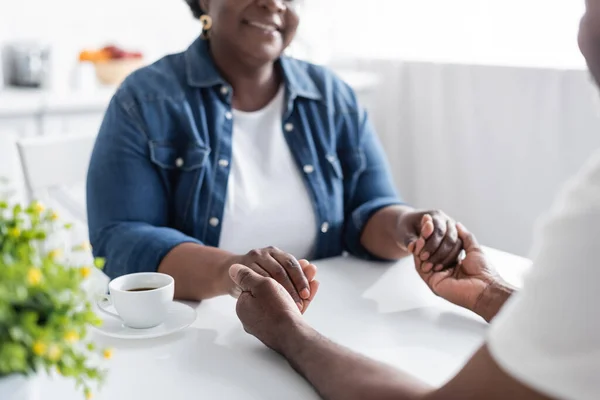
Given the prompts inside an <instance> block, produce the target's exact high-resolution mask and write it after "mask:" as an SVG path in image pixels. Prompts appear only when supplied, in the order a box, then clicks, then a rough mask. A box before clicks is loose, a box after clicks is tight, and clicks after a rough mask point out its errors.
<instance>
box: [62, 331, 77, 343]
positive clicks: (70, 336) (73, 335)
mask: <svg viewBox="0 0 600 400" xmlns="http://www.w3.org/2000/svg"><path fill="white" fill-rule="evenodd" d="M65 340H66V341H67V342H69V343H71V344H73V343H75V342H77V341H78V340H79V334H78V333H77V332H75V331H69V332H67V333H66V334H65Z"/></svg>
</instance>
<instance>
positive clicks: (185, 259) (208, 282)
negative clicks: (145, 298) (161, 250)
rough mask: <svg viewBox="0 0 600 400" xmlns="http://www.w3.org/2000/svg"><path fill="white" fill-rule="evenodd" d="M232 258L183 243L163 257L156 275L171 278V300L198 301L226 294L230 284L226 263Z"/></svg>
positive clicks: (222, 251)
mask: <svg viewBox="0 0 600 400" xmlns="http://www.w3.org/2000/svg"><path fill="white" fill-rule="evenodd" d="M232 257H233V254H231V253H228V252H226V251H224V250H220V249H218V248H215V247H208V246H202V245H199V244H196V243H183V244H180V245H179V246H177V247H175V248H174V249H173V250H171V251H170V252H169V253H168V254H167V255H166V257H165V258H164V259H163V260H162V262H161V263H160V266H159V267H158V272H162V273H165V274H168V275H171V276H172V277H173V278H174V279H175V298H177V299H179V300H193V301H200V300H204V299H209V298H212V297H216V296H221V295H225V294H228V292H229V290H230V289H231V287H232V285H233V283H232V282H231V279H230V278H229V274H228V270H229V267H230V265H228V263H227V260H229V259H232Z"/></svg>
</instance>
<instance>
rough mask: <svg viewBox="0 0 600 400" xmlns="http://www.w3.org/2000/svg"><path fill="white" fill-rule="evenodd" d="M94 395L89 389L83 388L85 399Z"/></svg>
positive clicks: (89, 399) (90, 398)
mask: <svg viewBox="0 0 600 400" xmlns="http://www.w3.org/2000/svg"><path fill="white" fill-rule="evenodd" d="M93 397H94V395H93V394H92V391H91V390H90V389H85V400H92V398H93Z"/></svg>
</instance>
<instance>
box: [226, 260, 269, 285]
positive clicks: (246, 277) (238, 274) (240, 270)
mask: <svg viewBox="0 0 600 400" xmlns="http://www.w3.org/2000/svg"><path fill="white" fill-rule="evenodd" d="M229 276H230V277H231V280H233V282H234V283H235V284H236V285H237V286H238V287H239V288H240V289H242V291H243V292H252V289H254V288H255V287H256V286H258V284H259V283H260V282H261V281H262V280H263V279H266V278H265V277H263V276H261V275H259V274H257V273H256V272H254V271H252V270H251V269H250V268H248V267H246V266H244V265H241V264H234V265H232V266H231V268H229Z"/></svg>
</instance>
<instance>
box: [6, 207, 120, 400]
mask: <svg viewBox="0 0 600 400" xmlns="http://www.w3.org/2000/svg"><path fill="white" fill-rule="evenodd" d="M70 228H71V226H69V225H68V224H66V225H65V224H63V223H61V222H60V221H59V217H58V215H57V214H56V213H55V212H54V211H52V210H48V209H45V208H44V206H43V205H42V204H41V203H39V202H33V203H31V204H29V205H28V206H25V207H23V206H21V205H20V204H9V203H8V202H7V201H3V200H1V199H0V398H2V399H3V400H9V399H17V398H18V399H29V398H32V397H34V396H35V393H34V392H35V390H36V385H35V382H36V379H35V378H36V376H37V374H39V373H47V374H49V375H52V376H53V375H56V374H57V375H61V376H64V377H66V378H70V379H73V380H74V381H75V383H76V386H77V387H78V388H79V390H81V391H82V394H83V395H84V396H85V397H86V398H88V399H89V398H91V396H92V388H93V387H94V385H99V384H100V383H101V382H102V380H103V379H104V376H105V373H106V371H105V370H103V369H102V368H101V366H102V359H103V358H105V359H108V358H110V357H111V350H110V349H96V348H95V346H94V344H93V343H92V342H89V341H86V335H87V332H88V328H89V327H90V326H92V325H99V324H100V322H101V320H100V319H99V318H98V317H97V316H96V314H95V313H94V311H93V308H92V302H91V301H90V300H91V299H90V298H89V296H88V294H87V292H86V291H85V290H84V288H83V286H82V285H83V282H84V281H85V280H86V279H87V278H88V277H89V276H90V274H91V273H92V269H93V268H102V266H103V260H101V259H95V260H94V259H92V258H91V256H90V257H89V260H90V261H92V260H93V262H91V265H77V264H76V263H74V262H73V258H76V257H72V255H73V254H76V252H82V251H87V250H89V248H87V247H88V246H85V245H84V246H77V247H76V248H75V249H72V250H73V252H66V251H65V250H64V249H61V248H59V247H56V248H49V246H48V244H49V243H51V241H49V238H50V237H51V236H54V235H55V234H56V233H57V232H59V231H64V230H68V229H70ZM67 253H68V254H67Z"/></svg>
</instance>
